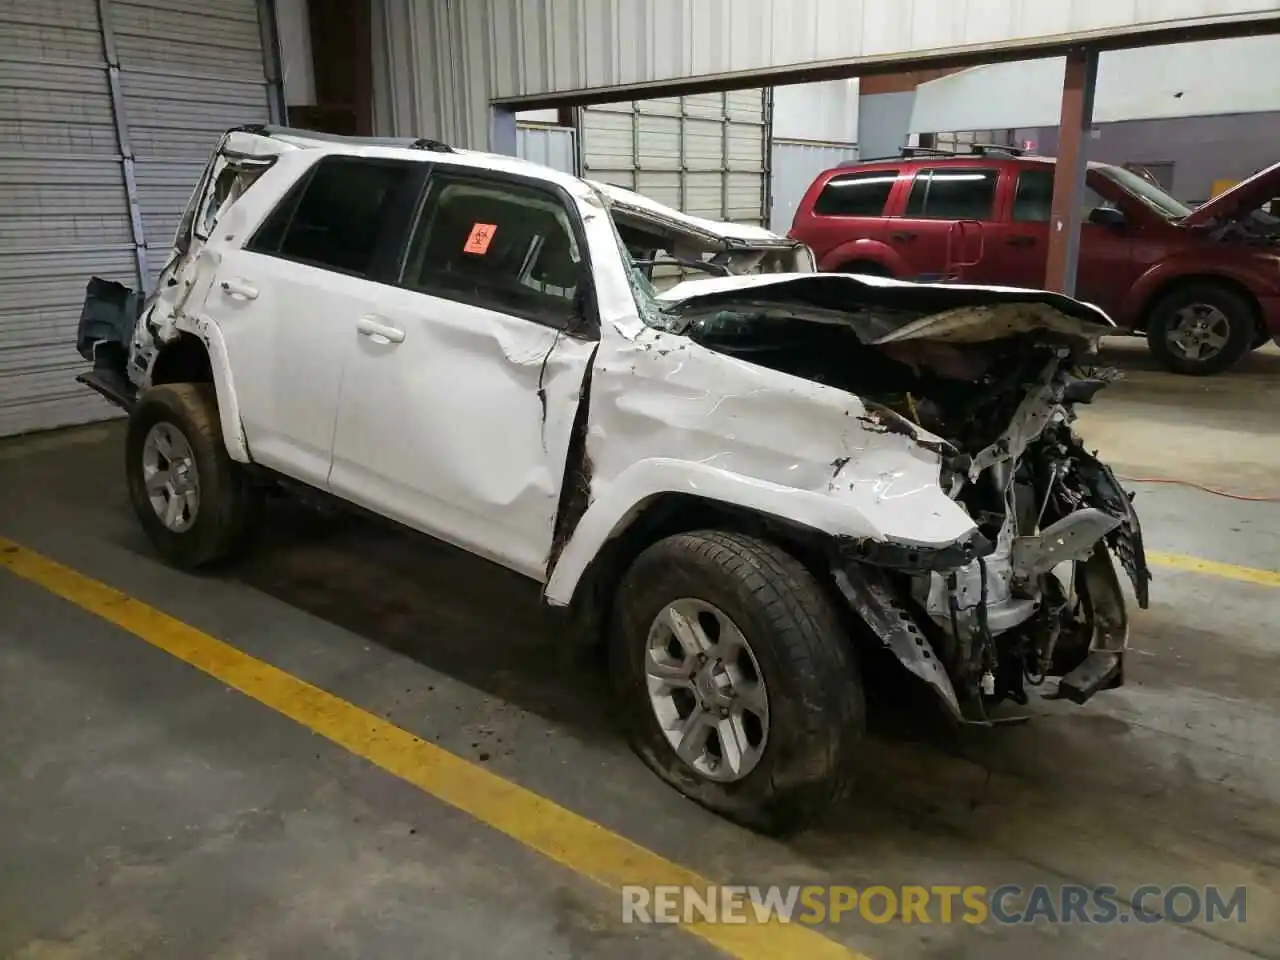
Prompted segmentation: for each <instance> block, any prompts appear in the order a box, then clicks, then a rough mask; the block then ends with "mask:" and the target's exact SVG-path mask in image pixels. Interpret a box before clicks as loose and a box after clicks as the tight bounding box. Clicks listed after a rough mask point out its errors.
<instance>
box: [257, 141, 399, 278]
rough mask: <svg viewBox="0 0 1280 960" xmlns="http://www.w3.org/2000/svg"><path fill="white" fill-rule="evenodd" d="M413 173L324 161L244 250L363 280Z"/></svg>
mask: <svg viewBox="0 0 1280 960" xmlns="http://www.w3.org/2000/svg"><path fill="white" fill-rule="evenodd" d="M412 174H413V171H412V169H411V168H410V167H409V166H407V165H405V164H400V163H395V162H388V161H378V160H365V159H361V158H359V157H326V158H325V159H323V160H321V161H320V162H319V163H317V164H316V165H315V167H313V168H312V170H311V173H310V175H309V176H308V177H306V178H305V179H304V180H302V181H301V182H299V183H298V185H297V186H295V187H294V189H293V190H292V191H290V192H289V194H287V195H286V196H285V198H284V199H283V200H281V201H280V205H279V206H277V207H276V209H275V210H273V211H272V212H271V216H269V217H268V218H267V220H266V221H265V222H264V223H263V224H262V226H261V227H260V228H259V230H258V232H257V234H256V235H255V236H254V238H253V239H252V240H251V241H250V242H249V244H248V249H249V250H253V251H255V252H257V253H270V254H275V255H276V256H280V257H285V258H287V259H289V260H299V261H301V262H303V263H308V264H312V265H313V266H317V267H325V268H327V269H330V270H337V271H340V272H342V273H352V274H356V275H358V276H367V275H368V274H369V271H370V269H371V267H372V266H373V259H374V254H375V252H376V249H377V245H378V238H379V237H380V236H381V234H382V227H383V225H384V224H385V222H386V220H387V217H388V216H389V214H390V213H391V211H392V210H393V209H394V207H395V205H396V198H397V196H398V195H399V193H400V190H401V188H402V187H404V186H405V184H406V183H407V182H408V180H409V178H410V177H411V176H412Z"/></svg>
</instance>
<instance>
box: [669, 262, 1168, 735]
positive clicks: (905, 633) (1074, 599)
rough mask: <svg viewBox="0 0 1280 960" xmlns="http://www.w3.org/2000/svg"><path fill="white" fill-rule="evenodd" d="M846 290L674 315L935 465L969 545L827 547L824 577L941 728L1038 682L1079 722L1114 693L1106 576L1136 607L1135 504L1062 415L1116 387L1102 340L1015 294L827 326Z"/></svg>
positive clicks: (1116, 635)
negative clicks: (843, 394) (927, 689)
mask: <svg viewBox="0 0 1280 960" xmlns="http://www.w3.org/2000/svg"><path fill="white" fill-rule="evenodd" d="M815 279H816V278H815ZM852 279H853V278H843V277H831V276H829V275H828V276H827V277H824V278H822V280H821V281H819V282H818V283H810V284H809V285H808V286H803V285H799V286H797V285H796V284H791V285H789V289H786V288H784V287H783V286H779V287H778V288H775V290H769V289H768V288H761V289H760V290H759V291H758V292H755V291H753V292H751V294H750V296H751V300H750V301H749V302H744V299H745V298H744V297H743V294H744V293H747V292H746V291H740V292H739V293H738V294H737V295H736V296H734V295H726V296H724V297H723V298H722V297H721V296H719V295H715V294H713V295H711V296H707V297H703V298H700V300H699V302H697V303H696V304H691V303H690V302H689V301H686V302H685V303H682V304H680V305H679V306H678V307H677V308H676V310H675V311H674V312H675V313H676V314H677V315H678V316H679V317H680V318H681V321H682V331H681V332H683V333H685V334H686V335H687V336H689V337H690V338H692V339H694V340H695V341H697V342H698V343H700V344H701V345H703V346H705V347H708V348H710V349H713V350H716V351H718V352H722V353H726V354H729V355H732V356H735V357H738V358H741V359H743V360H748V361H750V362H752V363H755V364H759V365H761V366H765V367H769V368H771V369H774V370H778V371H780V372H785V373H789V374H792V375H795V376H799V377H803V378H805V379H808V380H812V381H815V382H819V383H824V384H827V385H830V386H833V387H837V388H839V389H842V390H847V391H848V392H850V393H852V394H854V395H856V396H857V397H858V398H860V399H861V401H862V403H863V406H864V409H865V412H864V413H863V414H862V417H861V419H862V421H863V426H864V428H865V429H868V430H872V431H875V432H885V433H900V434H903V435H905V436H907V437H910V438H911V439H912V440H914V441H915V442H916V443H917V444H918V445H919V446H920V447H922V448H924V449H925V450H927V451H930V452H931V453H934V454H936V455H937V457H938V460H939V484H940V485H941V487H942V488H943V490H944V491H945V492H946V494H947V496H949V497H950V498H951V499H952V500H953V501H955V502H957V503H959V504H960V505H962V506H963V508H964V509H965V511H966V512H967V513H968V515H969V516H970V517H971V518H972V520H973V522H974V524H975V526H976V530H975V531H974V532H973V533H972V535H971V536H969V537H968V538H966V539H965V540H963V541H959V542H956V543H954V544H951V545H949V546H947V547H944V548H937V547H926V546H918V545H912V544H903V543H895V542H887V541H883V540H871V539H853V538H841V539H839V540H838V543H837V550H836V552H837V555H838V560H837V561H836V562H835V563H834V567H835V569H834V571H833V572H834V575H835V578H836V582H837V585H838V586H839V587H840V589H841V591H842V592H843V593H844V594H845V596H846V599H847V600H848V601H849V602H850V604H851V605H852V606H853V607H854V609H856V610H857V611H858V613H859V614H861V616H862V618H863V620H865V621H866V622H867V624H868V625H869V626H870V627H871V628H872V630H873V631H874V632H875V633H876V634H877V636H878V637H879V638H880V640H881V641H882V642H883V643H884V644H885V645H886V646H888V647H889V648H890V649H891V650H892V651H893V652H894V653H895V654H896V655H897V656H898V658H899V659H900V660H901V661H902V662H903V664H904V665H906V666H907V667H908V669H910V670H911V671H912V672H913V673H915V674H916V675H917V676H918V677H920V678H921V679H923V680H925V681H926V682H928V683H929V684H931V685H932V686H933V687H934V688H935V689H936V690H937V691H938V693H939V694H940V695H941V696H942V697H943V699H944V700H945V701H946V702H947V704H948V706H949V707H950V708H951V709H952V711H953V712H954V713H955V714H957V715H958V716H962V717H964V718H965V719H967V720H970V721H975V722H980V723H981V722H986V721H987V715H986V708H987V706H988V705H991V704H992V703H995V702H998V701H1000V700H1004V699H1010V700H1013V701H1015V702H1017V703H1026V702H1027V688H1028V687H1038V686H1040V685H1041V684H1043V683H1044V682H1045V680H1046V679H1047V678H1050V677H1054V678H1058V683H1057V686H1056V689H1054V690H1053V692H1052V694H1051V695H1054V696H1061V697H1066V698H1068V699H1070V700H1072V701H1074V702H1077V703H1083V702H1084V701H1086V700H1087V699H1089V697H1091V696H1092V695H1093V694H1094V693H1096V692H1097V691H1099V690H1102V689H1108V688H1110V687H1114V686H1118V685H1119V684H1120V683H1121V682H1122V680H1123V657H1124V649H1125V644H1126V641H1127V635H1128V622H1127V616H1126V613H1125V598H1124V595H1123V593H1122V591H1121V587H1120V583H1119V580H1118V578H1117V576H1116V572H1115V569H1114V566H1113V563H1112V556H1114V557H1115V558H1116V559H1118V560H1119V561H1120V564H1121V566H1122V568H1123V569H1124V571H1125V573H1126V574H1127V575H1128V578H1129V579H1130V581H1131V583H1132V584H1133V589H1134V592H1135V596H1136V597H1137V600H1138V603H1139V605H1140V606H1142V607H1146V605H1147V600H1148V581H1149V579H1150V573H1149V571H1148V569H1147V565H1146V560H1145V555H1144V551H1143V544H1142V532H1141V526H1140V524H1139V521H1138V517H1137V515H1136V513H1135V512H1134V510H1133V508H1132V506H1131V503H1130V495H1129V494H1127V493H1126V492H1125V491H1124V490H1123V489H1122V488H1121V486H1120V484H1119V482H1118V481H1117V479H1116V477H1115V475H1114V474H1113V473H1112V471H1111V470H1110V469H1109V468H1108V467H1107V466H1106V465H1105V464H1103V463H1102V462H1101V461H1099V460H1098V459H1097V458H1096V457H1095V456H1094V455H1093V454H1091V453H1090V452H1089V451H1087V450H1086V449H1085V447H1084V445H1083V444H1082V442H1081V440H1080V438H1079V437H1078V436H1076V434H1075V433H1074V431H1073V429H1072V423H1073V421H1074V419H1075V414H1074V406H1075V404H1077V403H1088V402H1090V401H1091V400H1092V399H1093V397H1094V395H1095V394H1096V393H1097V392H1098V390H1099V389H1101V388H1102V387H1104V386H1105V385H1106V382H1107V380H1108V378H1109V377H1110V376H1111V374H1110V372H1109V371H1099V370H1095V369H1092V368H1090V367H1088V366H1087V365H1086V363H1087V360H1088V358H1089V356H1090V355H1091V353H1092V352H1093V349H1094V346H1095V345H1096V339H1097V336H1098V335H1100V334H1102V333H1104V332H1109V329H1108V328H1106V327H1104V326H1101V325H1098V324H1096V323H1090V322H1089V320H1088V318H1075V317H1070V316H1066V315H1064V314H1063V313H1062V312H1061V311H1060V310H1059V309H1057V307H1056V306H1051V305H1049V304H1048V303H1046V302H1039V303H1038V302H1035V298H1036V297H1037V294H1035V293H1032V292H1030V291H1028V294H1027V302H1011V303H992V302H991V299H990V294H989V293H987V294H986V295H985V296H986V300H985V301H984V300H982V299H981V298H982V296H983V295H982V294H981V293H979V292H977V291H975V294H974V301H975V302H974V305H973V306H960V307H957V306H955V303H956V293H957V291H956V288H950V289H949V290H947V291H946V299H947V301H948V309H945V310H942V311H941V312H931V309H930V299H931V293H930V288H928V287H917V288H916V292H914V293H913V294H912V297H913V298H914V299H915V302H909V301H904V297H903V295H902V291H901V290H895V291H893V305H892V306H891V305H890V304H889V303H888V302H885V303H879V304H878V303H876V302H875V301H876V299H877V296H876V291H875V289H874V288H872V289H871V290H867V289H865V288H864V289H863V290H862V291H860V296H859V299H860V300H861V301H862V302H863V305H862V306H860V307H859V308H858V309H854V310H850V309H848V307H847V306H846V307H845V308H843V309H841V308H840V307H838V306H837V303H839V302H840V301H841V300H843V301H844V303H845V304H848V302H849V298H848V297H847V296H842V293H847V292H848V291H842V289H841V286H840V285H839V284H838V283H832V282H830V281H833V280H852ZM797 283H799V282H797ZM934 289H935V292H936V293H942V291H941V290H940V289H939V288H934ZM885 299H886V301H888V299H889V298H888V297H887V296H886V298H885ZM1088 309H1092V308H1088ZM1099 318H1100V319H1103V320H1105V317H1102V316H1101V315H1099ZM843 466H844V465H843V464H842V463H839V462H837V463H836V464H833V476H832V480H831V483H832V484H833V485H837V484H840V483H841V482H842V478H841V471H842V469H843ZM1049 689H1051V688H1046V690H1049Z"/></svg>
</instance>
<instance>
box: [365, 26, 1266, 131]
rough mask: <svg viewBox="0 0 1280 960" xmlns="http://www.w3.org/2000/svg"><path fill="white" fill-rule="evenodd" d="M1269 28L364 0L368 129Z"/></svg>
mask: <svg viewBox="0 0 1280 960" xmlns="http://www.w3.org/2000/svg"><path fill="white" fill-rule="evenodd" d="M1278 16H1280V14H1278V12H1277V10H1276V3H1275V0H1054V2H1046V0H590V2H587V0H374V23H375V27H376V30H375V35H374V61H375V65H376V71H375V90H376V92H377V105H378V109H377V111H376V112H375V119H376V124H377V127H378V129H379V132H381V133H387V134H406V135H408V134H412V135H416V136H432V137H439V138H441V139H444V140H448V141H450V142H453V143H457V144H459V145H461V146H474V147H485V146H487V144H488V137H489V118H488V109H489V103H490V101H492V100H493V99H495V98H504V97H518V96H524V95H531V94H542V93H548V92H557V91H574V90H585V89H599V88H603V87H614V86H618V85H620V84H630V83H658V82H662V81H666V80H676V79H684V78H690V77H699V76H708V75H720V74H726V73H739V74H742V79H743V81H744V82H746V83H752V84H762V85H763V84H768V83H771V82H773V81H772V80H771V79H770V78H768V77H767V76H762V75H761V74H760V71H767V70H781V69H796V68H798V67H801V66H805V67H811V66H814V65H816V64H819V63H820V62H821V61H827V62H828V63H834V64H845V65H849V64H856V63H857V61H859V60H862V59H867V58H872V57H875V58H880V59H881V60H883V59H884V58H907V57H910V56H911V55H913V54H921V53H929V54H934V55H937V54H943V53H947V52H950V51H956V50H961V49H965V48H967V49H969V50H972V49H973V48H974V47H976V46H987V47H990V48H992V49H1000V48H1004V49H1006V50H1007V49H1015V48H1018V47H1022V48H1025V47H1026V46H1027V45H1028V44H1029V43H1033V42H1047V41H1053V42H1066V41H1068V40H1076V39H1087V38H1089V37H1094V38H1096V37H1102V36H1115V35H1133V34H1136V33H1138V32H1140V31H1142V30H1144V29H1145V30H1149V29H1152V28H1154V27H1163V28H1170V27H1173V26H1177V25H1179V24H1203V23H1206V22H1213V21H1248V22H1255V21H1260V20H1261V19H1262V18H1264V17H1266V18H1271V23H1270V24H1269V25H1267V28H1268V29H1273V28H1274V23H1275V20H1276V19H1277V17H1278ZM1258 32H1263V30H1261V29H1259V31H1258ZM752 71H755V72H756V76H754V77H750V76H748V74H749V73H750V72H752ZM655 92H658V91H655ZM630 96H637V94H635V93H634V92H626V91H620V92H619V97H630Z"/></svg>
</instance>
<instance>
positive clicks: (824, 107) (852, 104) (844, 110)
mask: <svg viewBox="0 0 1280 960" xmlns="http://www.w3.org/2000/svg"><path fill="white" fill-rule="evenodd" d="M858 92H859V84H858V81H857V80H856V79H852V80H830V81H828V82H826V83H797V84H794V85H792V86H789V87H774V89H773V136H774V139H775V140H812V141H816V142H819V143H857V142H858Z"/></svg>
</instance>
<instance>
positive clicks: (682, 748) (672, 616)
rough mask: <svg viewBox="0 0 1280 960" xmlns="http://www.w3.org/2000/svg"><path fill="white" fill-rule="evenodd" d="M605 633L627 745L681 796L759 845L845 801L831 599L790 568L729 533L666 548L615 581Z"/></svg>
mask: <svg viewBox="0 0 1280 960" xmlns="http://www.w3.org/2000/svg"><path fill="white" fill-rule="evenodd" d="M610 634H611V636H610V665H611V674H612V679H613V685H614V690H615V695H616V696H617V697H618V699H619V701H620V704H621V706H622V715H623V717H624V718H625V721H626V725H627V728H628V733H629V735H630V739H631V742H632V745H633V747H634V748H635V750H636V752H637V753H638V754H639V755H640V757H641V759H643V760H644V762H645V763H646V764H647V765H648V766H649V767H650V768H651V769H652V770H653V771H654V772H655V773H657V775H658V776H659V777H661V778H662V779H663V780H665V781H667V782H668V783H669V784H671V785H672V786H674V787H675V788H676V789H677V790H679V791H680V792H681V793H683V794H685V795H686V796H688V797H690V798H691V799H693V800H695V801H697V802H698V803H700V804H702V805H703V806H705V807H707V808H709V809H711V810H714V811H716V812H717V813H720V814H722V815H724V816H726V817H728V818H729V819H731V820H734V821H737V822H739V823H741V824H743V825H744V826H747V827H750V828H752V829H755V830H760V831H763V832H766V833H786V832H790V831H793V830H796V829H800V828H803V827H806V826H808V825H810V824H813V823H815V822H817V821H819V820H821V819H822V817H823V816H824V815H825V814H826V813H827V812H828V811H829V810H830V809H831V808H832V807H833V806H834V805H836V804H837V803H838V802H839V801H840V800H841V799H842V798H843V797H844V796H845V795H846V793H847V791H848V789H849V785H850V775H851V771H852V765H853V758H854V755H855V749H856V746H857V744H858V741H859V739H860V737H861V734H862V730H863V726H864V705H863V691H862V686H861V682H860V679H859V676H858V672H857V665H856V662H855V660H854V656H853V651H852V648H851V645H850V642H849V638H848V637H847V636H846V635H845V631H844V629H843V628H842V623H841V620H840V618H839V616H838V615H837V613H836V610H835V608H834V606H833V604H832V602H831V600H830V599H829V598H828V596H827V594H826V593H825V592H824V591H823V589H822V588H821V586H820V585H819V584H818V582H817V581H816V580H815V579H814V577H813V575H812V574H810V573H809V571H808V570H806V569H805V568H804V566H803V565H802V564H801V563H800V562H799V561H797V560H796V559H795V558H794V557H792V556H790V555H789V554H787V553H786V552H784V551H783V550H781V549H779V548H778V547H775V546H773V545H772V544H769V543H765V542H763V541H761V540H757V539H754V538H752V537H747V536H742V535H740V534H736V533H727V532H720V531H701V532H696V533H686V534H679V535H676V536H672V537H668V538H667V539H665V540H662V541H660V542H658V543H656V544H654V545H653V546H651V547H649V548H648V549H647V550H646V551H645V552H644V553H642V554H641V555H640V556H639V557H638V558H637V559H636V561H635V563H634V564H633V565H632V567H631V569H630V570H629V571H628V572H627V574H626V576H625V577H624V578H623V581H622V584H621V586H620V588H619V593H618V597H617V600H616V602H615V604H614V616H613V623H612V628H611V631H610Z"/></svg>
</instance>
